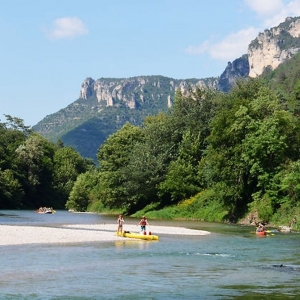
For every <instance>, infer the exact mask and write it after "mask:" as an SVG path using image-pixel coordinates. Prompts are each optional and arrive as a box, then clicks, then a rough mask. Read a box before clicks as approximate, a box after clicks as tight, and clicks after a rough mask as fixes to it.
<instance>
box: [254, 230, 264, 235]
mask: <svg viewBox="0 0 300 300" xmlns="http://www.w3.org/2000/svg"><path fill="white" fill-rule="evenodd" d="M255 233H256V235H266V234H267V233H266V231H265V230H264V231H256V232H255Z"/></svg>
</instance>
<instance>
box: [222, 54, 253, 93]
mask: <svg viewBox="0 0 300 300" xmlns="http://www.w3.org/2000/svg"><path fill="white" fill-rule="evenodd" d="M248 74H249V62H248V56H247V55H246V54H245V55H243V56H242V57H240V58H238V59H236V60H234V61H233V62H232V63H231V62H228V64H227V67H226V69H225V71H224V72H223V73H222V74H221V76H220V79H219V83H218V88H219V90H220V91H223V92H229V91H230V89H231V88H232V86H233V85H234V84H235V82H236V80H237V79H239V78H243V77H246V76H248Z"/></svg>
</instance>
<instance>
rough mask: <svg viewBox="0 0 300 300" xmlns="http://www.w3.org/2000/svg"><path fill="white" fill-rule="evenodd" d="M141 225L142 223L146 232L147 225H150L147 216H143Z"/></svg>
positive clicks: (142, 229) (142, 228)
mask: <svg viewBox="0 0 300 300" xmlns="http://www.w3.org/2000/svg"><path fill="white" fill-rule="evenodd" d="M139 225H141V232H146V226H147V225H149V223H148V221H147V218H146V217H145V216H143V217H142V219H141V221H140V222H139Z"/></svg>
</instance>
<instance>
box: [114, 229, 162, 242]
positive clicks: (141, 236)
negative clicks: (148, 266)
mask: <svg viewBox="0 0 300 300" xmlns="http://www.w3.org/2000/svg"><path fill="white" fill-rule="evenodd" d="M116 234H117V235H118V236H123V237H127V238H133V239H142V240H152V241H158V239H159V237H158V236H157V235H152V234H141V233H135V232H129V231H123V232H122V233H120V232H119V233H118V232H117V233H116Z"/></svg>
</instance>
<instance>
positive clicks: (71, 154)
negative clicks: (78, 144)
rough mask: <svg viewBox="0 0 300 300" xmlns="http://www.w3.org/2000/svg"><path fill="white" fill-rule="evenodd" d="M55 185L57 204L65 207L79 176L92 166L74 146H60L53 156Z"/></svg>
mask: <svg viewBox="0 0 300 300" xmlns="http://www.w3.org/2000/svg"><path fill="white" fill-rule="evenodd" d="M53 161H54V180H53V181H54V187H55V190H56V198H57V205H59V206H60V207H64V206H65V204H66V202H67V200H68V197H69V195H70V192H71V190H72V188H73V185H74V182H75V181H76V179H77V176H78V175H79V174H81V173H84V172H86V171H87V170H88V168H89V167H90V165H89V163H88V164H87V161H86V160H85V159H84V158H82V157H81V156H80V154H79V153H78V152H77V151H76V150H75V149H73V148H72V147H62V148H59V149H58V150H57V151H56V152H55V154H54V157H53Z"/></svg>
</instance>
